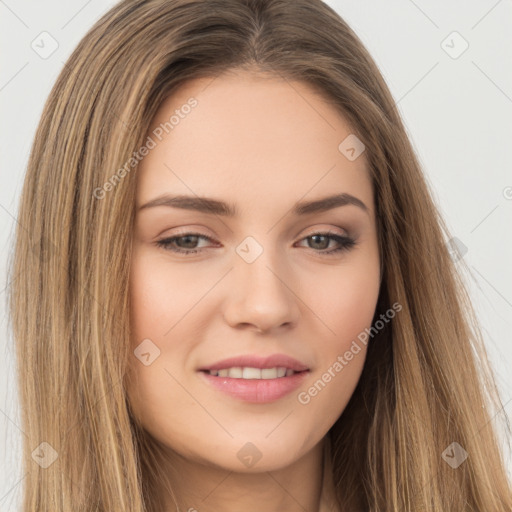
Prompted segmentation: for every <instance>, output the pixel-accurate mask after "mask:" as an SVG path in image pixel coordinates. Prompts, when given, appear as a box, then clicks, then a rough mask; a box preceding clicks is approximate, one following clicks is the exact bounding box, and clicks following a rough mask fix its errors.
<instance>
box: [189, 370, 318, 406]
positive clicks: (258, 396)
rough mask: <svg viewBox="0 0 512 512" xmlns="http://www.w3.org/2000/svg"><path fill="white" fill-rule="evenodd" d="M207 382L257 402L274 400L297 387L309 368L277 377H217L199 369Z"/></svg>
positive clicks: (241, 398)
mask: <svg viewBox="0 0 512 512" xmlns="http://www.w3.org/2000/svg"><path fill="white" fill-rule="evenodd" d="M198 373H199V374H200V375H201V378H203V379H205V381H206V383H207V384H209V385H211V386H213V387H214V388H215V389H217V390H219V391H222V392H223V393H225V394H227V395H229V396H231V397H233V398H237V399H239V400H243V401H244V402H251V403H255V404H262V403H268V402H274V401H276V400H279V399H280V398H283V397H285V396H286V395H288V394H290V393H291V392H292V391H294V390H295V389H297V388H298V387H299V386H300V384H301V383H302V382H303V381H304V379H305V378H306V377H307V376H308V375H309V373H310V372H309V370H305V371H302V372H300V373H294V374H293V375H290V376H288V377H278V378H277V379H236V378H231V377H215V376H214V375H210V374H209V373H207V372H206V371H199V372H198Z"/></svg>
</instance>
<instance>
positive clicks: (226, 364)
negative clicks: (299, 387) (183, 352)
mask: <svg viewBox="0 0 512 512" xmlns="http://www.w3.org/2000/svg"><path fill="white" fill-rule="evenodd" d="M234 366H242V367H250V368H260V369H263V368H275V367H278V366H281V367H285V368H287V369H291V370H294V371H296V372H303V371H305V370H309V368H308V367H307V366H306V365H305V364H303V363H301V362H300V361H297V359H294V358H293V357H290V356H287V355H286V354H272V355H270V356H267V357H261V356H257V355H250V354H248V355H242V356H238V357H230V358H228V359H223V360H222V361H218V362H216V363H214V364H212V365H209V366H203V367H201V368H199V371H207V370H222V369H224V368H233V367H234ZM280 378H281V379H284V378H285V377H280ZM236 380H238V379H236ZM268 380H275V379H268Z"/></svg>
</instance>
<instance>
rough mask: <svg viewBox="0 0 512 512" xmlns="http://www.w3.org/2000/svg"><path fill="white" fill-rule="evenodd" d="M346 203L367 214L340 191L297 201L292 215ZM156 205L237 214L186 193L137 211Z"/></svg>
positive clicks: (230, 206)
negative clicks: (319, 197)
mask: <svg viewBox="0 0 512 512" xmlns="http://www.w3.org/2000/svg"><path fill="white" fill-rule="evenodd" d="M347 205H353V206H357V207H358V208H360V209H362V210H363V211H364V212H366V213H367V214H369V209H368V207H367V206H366V204H364V203H363V201H361V199H359V198H357V197H355V196H353V195H351V194H347V193H342V194H336V195H332V196H327V197H323V198H321V199H315V200H313V201H301V202H298V203H296V204H295V205H294V206H293V209H292V215H294V216H301V215H310V214H312V213H321V212H325V211H328V210H332V209H334V208H339V207H340V206H347ZM157 206H167V207H172V208H181V209H183V210H194V211H198V212H201V213H209V214H212V215H220V216H223V217H237V216H238V215H239V211H238V208H237V207H236V206H235V205H234V204H232V203H227V202H225V201H220V200H218V199H213V198H211V197H198V196H187V195H178V196H170V195H169V194H163V195H161V196H158V197H156V198H155V199H152V200H151V201H149V202H147V203H145V204H143V205H142V206H141V207H140V208H139V211H140V210H143V209H146V208H154V207H157Z"/></svg>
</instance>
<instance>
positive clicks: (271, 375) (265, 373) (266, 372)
mask: <svg viewBox="0 0 512 512" xmlns="http://www.w3.org/2000/svg"><path fill="white" fill-rule="evenodd" d="M261 378H262V379H275V378H277V369H276V368H263V369H262V370H261Z"/></svg>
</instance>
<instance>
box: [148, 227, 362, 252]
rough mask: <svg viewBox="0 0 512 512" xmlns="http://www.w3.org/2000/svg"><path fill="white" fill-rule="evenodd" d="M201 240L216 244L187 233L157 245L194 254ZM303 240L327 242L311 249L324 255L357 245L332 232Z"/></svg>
mask: <svg viewBox="0 0 512 512" xmlns="http://www.w3.org/2000/svg"><path fill="white" fill-rule="evenodd" d="M199 239H203V240H206V241H208V242H213V243H214V242H215V241H214V240H213V239H212V238H210V237H209V236H206V235H201V234H199V233H186V234H184V235H179V236H173V237H170V238H164V239H162V240H159V241H157V242H156V245H157V246H158V247H163V248H164V249H165V250H168V251H172V252H174V253H182V254H194V253H197V252H200V251H201V248H199V249H198V248H197V247H196V244H197V242H198V241H199ZM319 239H320V240H319ZM322 239H323V241H322ZM303 240H313V243H314V244H320V245H321V246H324V245H325V244H324V242H325V241H327V246H326V247H321V248H320V249H315V248H314V247H310V248H311V249H313V250H314V251H316V252H318V253H320V254H324V255H329V254H333V253H338V252H341V251H348V250H350V249H351V248H352V247H354V246H355V245H356V241H355V240H354V239H353V238H351V237H348V236H345V235H339V234H337V233H331V232H326V233H313V234H312V235H309V236H307V237H305V238H303V239H302V240H301V241H303ZM331 241H335V242H337V243H338V244H339V246H338V247H336V248H334V249H330V250H328V251H326V250H325V249H327V247H328V246H329V244H330V242H331Z"/></svg>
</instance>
